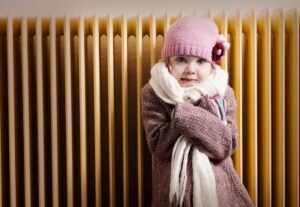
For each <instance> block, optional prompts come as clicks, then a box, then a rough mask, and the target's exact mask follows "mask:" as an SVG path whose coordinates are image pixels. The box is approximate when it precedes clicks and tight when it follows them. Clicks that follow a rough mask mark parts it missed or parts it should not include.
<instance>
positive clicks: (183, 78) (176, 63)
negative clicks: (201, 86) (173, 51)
mask: <svg viewBox="0 0 300 207" xmlns="http://www.w3.org/2000/svg"><path fill="white" fill-rule="evenodd" d="M169 69H170V73H171V74H172V75H173V76H174V77H175V79H176V80H177V81H178V82H179V85H180V86H181V87H189V86H192V85H193V84H195V83H198V82H200V81H202V80H204V79H205V78H207V77H208V76H209V75H210V74H211V72H212V65H211V63H210V62H208V61H207V60H205V59H203V58H201V57H195V56H171V57H170V59H169Z"/></svg>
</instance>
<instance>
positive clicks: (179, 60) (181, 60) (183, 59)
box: [176, 56, 186, 63]
mask: <svg viewBox="0 0 300 207" xmlns="http://www.w3.org/2000/svg"><path fill="white" fill-rule="evenodd" d="M176 61H177V62H179V63H182V62H186V59H185V58H184V57H181V56H180V57H177V58H176Z"/></svg>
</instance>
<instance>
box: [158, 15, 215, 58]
mask: <svg viewBox="0 0 300 207" xmlns="http://www.w3.org/2000/svg"><path fill="white" fill-rule="evenodd" d="M217 39H218V27H217V25H216V23H215V22H214V21H213V20H212V19H211V18H209V17H206V16H195V15H190V16H186V17H183V18H181V19H180V20H178V21H177V22H175V23H174V24H173V25H172V26H171V27H170V28H169V30H168V32H167V35H166V39H165V42H164V46H163V49H162V52H161V57H162V58H166V57H169V56H173V55H190V56H197V57H202V58H205V59H206V60H208V61H210V62H212V61H214V60H213V58H212V56H213V54H212V52H213V48H214V46H215V45H216V42H217Z"/></svg>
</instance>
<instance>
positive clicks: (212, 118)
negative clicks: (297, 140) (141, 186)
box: [141, 16, 253, 207]
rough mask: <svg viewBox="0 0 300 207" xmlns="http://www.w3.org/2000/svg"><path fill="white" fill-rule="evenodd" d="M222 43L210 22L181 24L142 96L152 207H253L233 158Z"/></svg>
mask: <svg viewBox="0 0 300 207" xmlns="http://www.w3.org/2000/svg"><path fill="white" fill-rule="evenodd" d="M220 37H221V36H220V35H218V28H217V26H216V24H215V23H214V21H213V20H212V19H210V18H208V17H204V16H202V17H200V16H187V17H184V18H182V19H180V20H178V21H177V22H176V23H174V24H173V25H172V26H171V27H170V29H169V30H168V33H167V36H166V39H165V42H164V47H163V50H162V53H161V56H162V60H161V61H159V62H158V63H156V64H155V65H154V66H153V67H152V69H151V79H150V81H149V83H148V84H146V85H145V86H144V87H143V89H142V94H141V97H142V115H143V126H144V129H145V132H146V139H147V143H148V147H149V149H150V151H151V153H152V155H153V156H152V157H153V159H152V206H163V207H166V206H186V207H188V206H196V207H198V206H204V207H214V206H228V207H229V206H230V207H232V206H253V203H252V201H251V199H250V197H249V194H248V192H247V190H246V189H245V187H244V186H243V184H242V183H241V180H240V178H239V177H238V175H237V174H236V172H235V169H234V166H233V163H232V159H231V155H232V154H233V153H234V152H235V150H236V148H237V138H238V133H237V128H236V123H235V122H236V117H235V116H236V114H235V110H236V108H235V107H236V101H235V96H234V91H233V89H232V88H231V87H230V86H228V74H227V72H226V71H225V70H223V69H221V68H220V67H219V66H218V65H217V63H218V62H219V61H220V59H221V58H222V57H223V56H224V54H225V50H226V49H227V48H228V47H229V43H228V42H226V40H225V39H224V37H223V38H220Z"/></svg>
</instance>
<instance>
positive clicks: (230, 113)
mask: <svg viewBox="0 0 300 207" xmlns="http://www.w3.org/2000/svg"><path fill="white" fill-rule="evenodd" d="M225 101H226V106H227V107H226V120H227V126H228V127H229V128H230V130H231V134H232V150H231V155H232V154H233V153H234V152H235V151H236V149H237V146H238V130H237V126H236V99H235V95H234V91H233V89H232V88H231V87H228V90H226V94H225Z"/></svg>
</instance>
